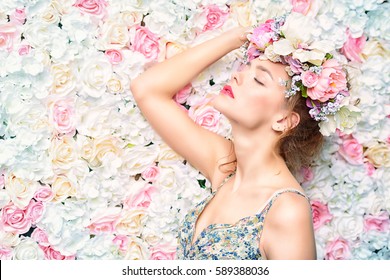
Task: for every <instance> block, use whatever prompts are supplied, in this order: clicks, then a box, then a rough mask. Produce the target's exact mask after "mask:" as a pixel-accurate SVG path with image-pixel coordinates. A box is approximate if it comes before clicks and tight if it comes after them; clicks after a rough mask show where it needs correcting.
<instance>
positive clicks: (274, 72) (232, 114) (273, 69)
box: [213, 59, 290, 129]
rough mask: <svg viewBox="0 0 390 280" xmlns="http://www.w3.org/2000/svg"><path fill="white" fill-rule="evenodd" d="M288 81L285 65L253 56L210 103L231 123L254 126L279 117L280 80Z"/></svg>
mask: <svg viewBox="0 0 390 280" xmlns="http://www.w3.org/2000/svg"><path fill="white" fill-rule="evenodd" d="M281 79H282V80H284V81H289V80H290V77H289V76H288V74H287V73H286V71H285V65H283V64H280V63H273V62H271V61H269V60H260V59H253V60H252V61H251V62H250V63H248V64H247V65H245V66H243V68H242V69H241V70H240V71H238V72H236V73H234V74H233V75H232V78H231V80H230V82H229V83H228V84H227V85H226V86H225V87H224V89H223V90H222V91H221V94H220V95H218V96H217V97H216V98H215V99H214V101H213V104H214V106H215V108H216V109H217V110H219V111H220V112H221V113H222V114H224V115H225V116H226V117H227V118H228V119H229V120H230V121H231V122H233V123H237V124H239V125H241V126H245V127H247V128H249V129H256V128H258V127H259V126H264V125H269V127H270V128H271V126H272V123H273V122H275V121H277V119H278V118H280V116H281V114H282V113H283V111H284V109H285V102H286V100H285V97H284V91H285V90H286V87H285V86H283V85H281V83H280V81H281Z"/></svg>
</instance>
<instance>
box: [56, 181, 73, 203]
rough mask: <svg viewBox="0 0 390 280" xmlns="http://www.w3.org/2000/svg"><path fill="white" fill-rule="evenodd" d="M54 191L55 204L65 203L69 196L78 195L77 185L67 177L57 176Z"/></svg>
mask: <svg viewBox="0 0 390 280" xmlns="http://www.w3.org/2000/svg"><path fill="white" fill-rule="evenodd" d="M52 191H53V194H54V197H53V199H52V201H53V202H61V201H64V200H65V199H66V198H68V197H69V196H75V195H76V192H77V190H76V186H75V184H74V183H73V182H72V181H71V180H70V179H69V178H68V177H66V176H65V175H57V176H56V177H55V179H54V181H53V183H52Z"/></svg>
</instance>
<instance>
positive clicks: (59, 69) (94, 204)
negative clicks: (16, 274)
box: [0, 0, 390, 260]
mask: <svg viewBox="0 0 390 280" xmlns="http://www.w3.org/2000/svg"><path fill="white" fill-rule="evenodd" d="M292 9H293V10H294V11H296V12H300V13H302V14H304V15H306V16H308V17H313V18H315V20H316V22H317V23H318V25H317V26H316V29H314V31H313V34H315V35H316V36H317V37H318V38H319V39H328V40H332V41H333V42H335V44H336V46H337V48H338V49H339V50H340V51H341V52H342V53H343V54H344V56H345V61H344V62H345V66H346V68H347V69H348V71H349V78H350V84H351V94H352V95H353V97H354V98H355V100H356V103H358V107H359V108H360V109H361V111H362V118H361V120H360V122H359V123H358V125H357V126H356V127H355V130H354V131H352V133H351V134H343V133H337V134H336V135H334V136H332V137H328V138H327V141H326V145H325V148H324V149H323V151H322V153H321V156H320V158H319V159H318V160H316V161H315V162H314V163H313V165H312V166H311V167H305V168H302V170H301V172H300V174H299V175H298V177H299V180H300V181H301V182H302V185H303V186H304V188H305V189H306V192H307V194H308V195H309V196H310V198H311V201H312V207H313V219H314V226H315V234H316V240H317V254H318V259H390V238H389V229H390V227H389V223H390V222H389V213H390V188H389V182H390V172H389V170H390V148H389V147H390V135H389V132H390V99H389V92H390V90H389V87H390V86H389V85H390V76H389V75H390V74H389V73H390V63H389V62H390V52H389V46H390V43H389V39H390V25H389V24H388V19H389V18H390V4H389V3H388V1H381V0H365V1H352V0H337V1H336V0H334V1H333V0H328V1H319V0H290V1H289V0H274V1H270V0H264V1H226V0H183V1H176V0H153V1H151V0H12V1H11V0H2V1H1V2H0V60H1V67H0V120H1V122H0V208H1V220H0V256H1V259H16V260H17V259H132V260H134V259H174V258H175V250H176V231H177V228H178V226H179V225H180V223H181V220H182V219H183V217H184V215H185V214H186V212H187V211H188V210H189V208H190V207H192V206H193V205H194V204H195V203H197V202H199V201H200V200H201V199H203V198H204V197H205V196H206V195H207V194H208V192H209V188H210V185H209V182H207V181H206V180H205V179H204V178H203V177H202V176H201V175H200V174H199V173H198V172H197V171H196V170H194V169H193V168H192V167H191V166H189V165H188V164H186V162H185V161H184V160H183V159H182V158H180V157H179V156H178V155H176V154H175V153H174V152H173V151H172V150H171V149H169V147H167V146H166V145H165V144H164V143H163V142H162V141H161V139H160V138H159V137H158V135H156V134H155V132H154V131H153V130H152V129H151V128H150V126H149V125H148V123H147V122H146V121H145V120H144V118H143V117H142V115H141V113H140V111H139V110H138V108H137V106H136V104H135V102H134V100H133V97H132V94H131V92H130V89H129V84H130V83H131V80H132V79H133V78H134V77H136V76H137V75H138V74H140V73H141V72H142V71H144V70H145V69H146V68H147V67H149V66H150V65H152V64H153V63H155V62H157V61H162V60H164V59H165V58H167V57H170V56H172V55H174V54H176V53H178V52H180V51H182V50H184V49H186V48H188V47H190V46H192V45H195V44H198V43H200V42H202V41H204V40H206V39H208V38H212V37H214V36H216V35H217V34H220V33H221V32H223V31H224V30H228V29H230V28H232V27H234V26H237V25H244V26H249V25H253V24H255V23H257V22H261V21H264V20H265V19H267V18H270V17H272V16H276V15H281V14H283V13H285V12H287V11H290V10H292ZM241 59H242V53H241V52H240V51H239V50H237V51H234V52H232V53H230V54H228V55H227V56H225V57H224V58H223V59H221V60H220V61H219V62H217V63H216V64H214V65H213V66H211V67H210V68H209V69H207V70H205V71H204V72H203V73H202V74H201V75H200V76H199V77H198V78H197V79H195V80H194V81H193V82H192V83H191V84H190V85H188V86H187V87H186V88H184V89H183V90H181V91H180V92H179V93H178V94H177V95H176V96H175V100H176V101H177V103H178V106H182V107H183V110H187V111H188V114H189V116H190V117H191V118H192V119H194V121H195V122H196V123H198V124H199V125H202V126H203V127H205V128H207V129H210V130H212V131H215V132H217V133H219V134H221V135H224V136H227V137H228V136H229V134H230V127H229V124H228V122H227V121H226V119H225V118H224V117H223V116H221V115H220V114H219V113H218V112H216V111H215V110H214V109H213V108H211V107H210V106H207V105H205V102H204V100H205V99H206V98H207V97H208V96H209V95H210V94H214V93H216V92H219V90H220V89H221V88H222V86H223V85H224V83H225V82H226V81H227V80H228V79H229V77H230V75H231V72H232V71H234V69H235V68H236V66H237V65H238V64H239V62H240V61H241ZM156 109H157V110H158V108H156Z"/></svg>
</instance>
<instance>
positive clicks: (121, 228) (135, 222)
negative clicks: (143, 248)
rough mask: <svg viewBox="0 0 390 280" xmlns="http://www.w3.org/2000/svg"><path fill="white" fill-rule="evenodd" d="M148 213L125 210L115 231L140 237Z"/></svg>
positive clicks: (141, 210)
mask: <svg viewBox="0 0 390 280" xmlns="http://www.w3.org/2000/svg"><path fill="white" fill-rule="evenodd" d="M145 214H146V212H145V210H144V209H130V210H123V211H122V213H121V216H120V217H119V218H118V220H117V221H116V222H115V229H116V231H117V232H118V233H119V234H125V235H129V234H131V235H139V234H141V232H142V229H143V228H144V226H145V224H144V223H145V221H146V216H145Z"/></svg>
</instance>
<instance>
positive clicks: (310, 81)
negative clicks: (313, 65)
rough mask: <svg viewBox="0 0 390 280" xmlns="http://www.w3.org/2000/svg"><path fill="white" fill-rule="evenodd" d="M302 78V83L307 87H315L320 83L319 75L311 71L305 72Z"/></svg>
mask: <svg viewBox="0 0 390 280" xmlns="http://www.w3.org/2000/svg"><path fill="white" fill-rule="evenodd" d="M301 78H302V84H303V85H304V86H305V87H307V88H312V87H315V86H316V85H317V83H318V75H317V74H315V73H313V72H311V71H306V72H303V74H302V75H301Z"/></svg>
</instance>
